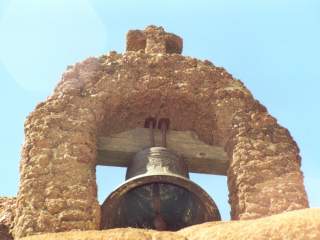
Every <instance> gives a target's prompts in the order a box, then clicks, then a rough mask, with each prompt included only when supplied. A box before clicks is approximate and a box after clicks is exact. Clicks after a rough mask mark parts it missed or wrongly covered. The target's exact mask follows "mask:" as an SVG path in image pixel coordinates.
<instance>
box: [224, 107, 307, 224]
mask: <svg viewBox="0 0 320 240" xmlns="http://www.w3.org/2000/svg"><path fill="white" fill-rule="evenodd" d="M231 132H232V137H231V138H230V140H229V142H228V143H227V147H226V148H227V150H228V154H229V156H230V160H231V162H230V166H229V170H228V187H229V202H230V204H231V217H232V219H235V220H237V219H253V218H258V217H262V216H268V215H273V214H277V213H281V212H284V211H290V210H296V209H301V208H306V207H308V200H307V195H306V192H305V189H304V185H303V175H302V173H301V171H300V156H299V149H298V147H297V145H296V143H295V142H294V141H293V139H292V137H291V136H290V134H289V132H288V130H287V129H285V128H283V127H281V126H279V125H278V124H277V123H276V120H275V119H274V118H273V117H271V116H270V115H269V114H268V113H267V112H265V111H261V110H259V109H251V110H242V111H238V112H237V113H235V114H234V117H233V121H232V127H231Z"/></svg>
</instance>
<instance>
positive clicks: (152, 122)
mask: <svg viewBox="0 0 320 240" xmlns="http://www.w3.org/2000/svg"><path fill="white" fill-rule="evenodd" d="M156 125H157V120H156V119H155V118H153V117H148V118H147V119H146V120H145V121H144V127H145V128H149V129H150V136H149V138H150V145H151V147H154V146H155V141H154V132H153V129H154V128H155V127H156Z"/></svg>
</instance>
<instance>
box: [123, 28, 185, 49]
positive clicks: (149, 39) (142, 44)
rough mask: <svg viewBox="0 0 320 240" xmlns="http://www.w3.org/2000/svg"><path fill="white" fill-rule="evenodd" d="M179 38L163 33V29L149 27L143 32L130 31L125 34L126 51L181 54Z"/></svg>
mask: <svg viewBox="0 0 320 240" xmlns="http://www.w3.org/2000/svg"><path fill="white" fill-rule="evenodd" d="M182 47H183V40H182V38H181V37H179V36H177V35H175V34H173V33H167V32H165V31H164V29H163V27H157V26H154V25H150V26H148V27H146V28H145V30H143V31H142V30H130V31H129V32H128V33H127V43H126V51H139V50H142V51H144V52H145V53H178V54H181V53H182Z"/></svg>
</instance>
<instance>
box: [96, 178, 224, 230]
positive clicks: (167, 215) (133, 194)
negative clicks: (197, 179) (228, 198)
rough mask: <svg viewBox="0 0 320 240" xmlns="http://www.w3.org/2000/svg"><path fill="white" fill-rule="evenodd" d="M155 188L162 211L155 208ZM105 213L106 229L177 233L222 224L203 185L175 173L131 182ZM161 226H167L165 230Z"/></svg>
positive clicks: (105, 207)
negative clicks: (122, 228) (208, 224)
mask: <svg viewBox="0 0 320 240" xmlns="http://www.w3.org/2000/svg"><path fill="white" fill-rule="evenodd" d="M155 187H156V189H158V192H159V193H158V198H159V199H158V202H159V209H155V204H154V189H155ZM101 209H102V219H101V220H102V221H101V228H102V229H109V228H118V227H136V228H148V229H158V230H169V231H176V230H179V229H181V228H184V227H187V226H191V225H195V224H199V223H203V222H207V221H219V220H221V217H220V213H219V210H218V208H217V206H216V204H215V202H214V201H213V200H212V198H211V197H210V196H209V195H208V194H207V193H206V192H205V191H204V190H203V189H202V188H201V187H200V186H199V185H197V184H196V183H194V182H192V181H190V180H189V179H187V178H185V177H182V176H180V175H175V174H172V173H170V174H165V173H164V174H161V175H159V174H142V175H138V176H136V177H133V178H130V179H129V180H127V181H126V182H124V183H123V184H122V185H120V186H119V187H118V188H117V189H116V190H115V191H113V192H112V193H111V194H110V195H109V196H108V197H107V199H106V200H105V201H104V203H103V204H102V206H101ZM159 218H160V228H159V226H157V222H159V221H158V220H159ZM161 224H162V225H163V224H164V225H165V227H163V226H162V227H163V229H161ZM158 225H159V224H158Z"/></svg>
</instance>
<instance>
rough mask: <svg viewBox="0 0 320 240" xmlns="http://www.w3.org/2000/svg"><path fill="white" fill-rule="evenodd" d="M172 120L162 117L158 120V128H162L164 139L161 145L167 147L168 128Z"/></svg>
mask: <svg viewBox="0 0 320 240" xmlns="http://www.w3.org/2000/svg"><path fill="white" fill-rule="evenodd" d="M169 125H170V120H169V119H168V118H161V119H160V120H159V122H158V128H159V129H160V130H161V134H162V139H161V146H162V147H167V130H168V129H169Z"/></svg>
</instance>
